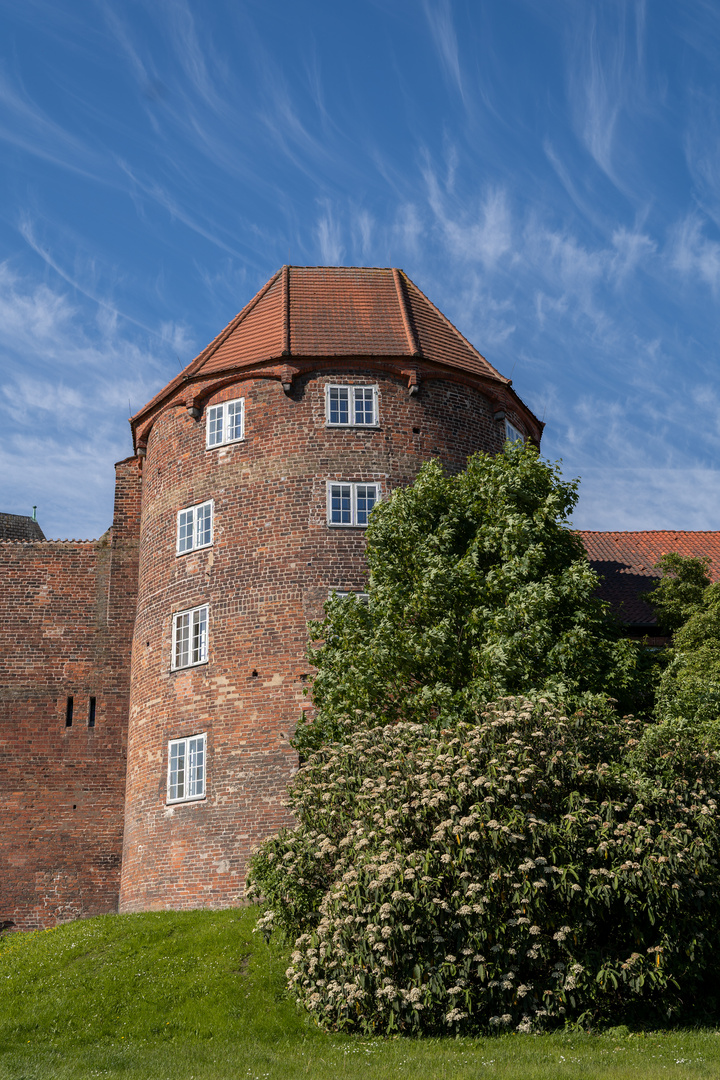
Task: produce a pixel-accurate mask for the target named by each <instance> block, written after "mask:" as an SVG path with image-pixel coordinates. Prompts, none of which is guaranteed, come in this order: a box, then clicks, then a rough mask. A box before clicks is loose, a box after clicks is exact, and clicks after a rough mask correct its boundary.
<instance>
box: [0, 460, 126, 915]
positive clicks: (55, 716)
mask: <svg viewBox="0 0 720 1080" xmlns="http://www.w3.org/2000/svg"><path fill="white" fill-rule="evenodd" d="M116 468H117V487H116V498H115V515H114V523H113V527H112V529H111V530H109V531H108V532H107V533H106V534H105V535H104V536H103V537H102V538H101V539H100V540H97V541H87V542H78V541H69V542H54V541H32V542H25V543H23V542H12V541H8V542H3V543H0V579H1V580H2V583H3V593H2V595H3V608H4V611H3V620H2V624H0V925H2V924H11V925H14V926H15V927H16V928H18V929H32V928H36V927H45V926H52V925H54V924H55V923H56V922H58V921H62V920H64V919H68V918H77V917H79V916H83V915H92V914H97V913H100V912H107V911H113V910H116V909H117V899H118V890H119V882H120V855H121V845H122V828H123V821H122V815H123V803H124V788H125V743H126V727H127V712H128V699H129V670H130V644H131V639H132V626H133V620H134V613H135V602H136V595H137V554H138V552H137V545H138V536H139V511H140V492H141V484H140V476H141V474H140V468H139V462H138V459H135V458H133V459H130V460H128V461H125V462H120V463H119V465H118V466H117V467H116ZM70 699H72V717H70V713H69V700H70ZM92 699H94V717H92V721H91V700H92ZM70 719H71V723H69V722H68V721H70ZM91 722H92V726H90V724H91Z"/></svg>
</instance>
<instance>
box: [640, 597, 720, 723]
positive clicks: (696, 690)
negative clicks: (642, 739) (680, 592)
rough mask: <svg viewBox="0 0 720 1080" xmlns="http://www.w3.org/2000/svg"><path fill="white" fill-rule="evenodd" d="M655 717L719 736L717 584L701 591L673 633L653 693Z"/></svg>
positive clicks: (719, 619) (719, 599)
mask: <svg viewBox="0 0 720 1080" xmlns="http://www.w3.org/2000/svg"><path fill="white" fill-rule="evenodd" d="M655 713H656V716H657V718H658V719H659V720H661V721H666V720H673V721H685V722H686V723H689V724H692V725H700V727H701V728H703V729H704V730H706V731H707V733H708V734H710V732H711V730H712V729H714V728H716V729H717V731H718V732H719V733H720V584H716V585H710V586H708V587H707V588H706V589H704V591H703V593H702V597H701V599H700V601H699V602H697V603H695V604H693V606H692V608H691V609H690V615H689V618H688V619H687V621H686V622H685V623H684V624H683V625H682V626H681V627H680V628H679V629H678V630H677V631H676V632H675V635H674V637H673V643H672V647H671V648H670V650H669V651H668V656H667V664H666V667H665V670H664V671H663V673H662V677H661V679H660V683H659V686H658V691H657V704H656V708H655Z"/></svg>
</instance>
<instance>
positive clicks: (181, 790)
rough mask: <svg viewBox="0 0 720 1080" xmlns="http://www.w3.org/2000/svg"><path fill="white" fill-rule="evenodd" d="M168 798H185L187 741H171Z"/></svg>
mask: <svg viewBox="0 0 720 1080" xmlns="http://www.w3.org/2000/svg"><path fill="white" fill-rule="evenodd" d="M168 769H169V773H168V798H169V799H184V798H185V742H184V740H183V742H176V743H170V760H169V764H168Z"/></svg>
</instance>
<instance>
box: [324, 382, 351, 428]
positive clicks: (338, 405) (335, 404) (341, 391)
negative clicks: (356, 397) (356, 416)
mask: <svg viewBox="0 0 720 1080" xmlns="http://www.w3.org/2000/svg"><path fill="white" fill-rule="evenodd" d="M329 403H330V418H329V419H330V423H331V424H349V423H350V409H349V404H350V390H349V388H348V387H347V386H331V387H330V394H329Z"/></svg>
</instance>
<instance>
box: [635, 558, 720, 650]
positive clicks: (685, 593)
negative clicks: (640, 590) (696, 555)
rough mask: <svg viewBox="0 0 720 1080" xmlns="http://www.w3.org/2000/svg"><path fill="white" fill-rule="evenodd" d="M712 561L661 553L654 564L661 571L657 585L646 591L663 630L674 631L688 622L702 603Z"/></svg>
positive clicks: (647, 598) (646, 596) (646, 597)
mask: <svg viewBox="0 0 720 1080" xmlns="http://www.w3.org/2000/svg"><path fill="white" fill-rule="evenodd" d="M709 563H710V560H709V559H707V558H705V559H693V558H686V557H685V556H683V555H678V554H676V553H675V552H670V553H669V554H667V555H663V556H661V558H660V559H658V561H657V563H656V564H655V566H656V568H657V569H658V570H661V571H662V577H661V578H660V580H659V581H658V583H657V585H655V587H654V588H653V589H650V590H649V592H647V593H646V594H645V599H646V600H647V601H648V603H649V604H650V605H651V607H652V608H653V609H654V611H655V614H656V616H657V619H658V622H659V623H660V626H661V627H662V629H663V630H665V631H666V632H667V633H669V634H672V633H673V632H674V631H675V630H677V629H679V627H681V626H682V625H683V623H685V622H687V620H688V619H689V618H690V616H691V615H692V613H693V612H694V611H695V610H696V608H697V607H698V606H699V605H700V604H702V600H703V595H704V593H705V590H706V589H707V587H708V585H709V584H710V576H709V574H708V565H709Z"/></svg>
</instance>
